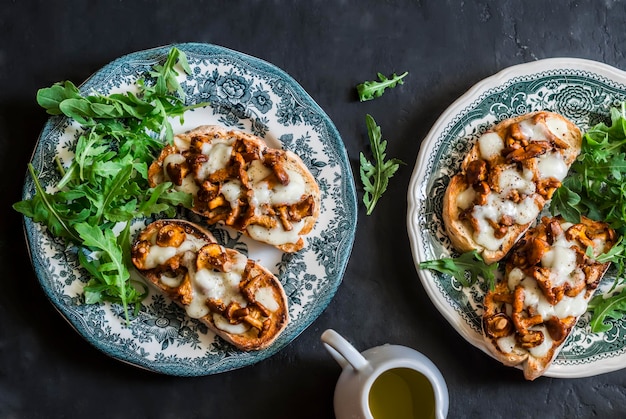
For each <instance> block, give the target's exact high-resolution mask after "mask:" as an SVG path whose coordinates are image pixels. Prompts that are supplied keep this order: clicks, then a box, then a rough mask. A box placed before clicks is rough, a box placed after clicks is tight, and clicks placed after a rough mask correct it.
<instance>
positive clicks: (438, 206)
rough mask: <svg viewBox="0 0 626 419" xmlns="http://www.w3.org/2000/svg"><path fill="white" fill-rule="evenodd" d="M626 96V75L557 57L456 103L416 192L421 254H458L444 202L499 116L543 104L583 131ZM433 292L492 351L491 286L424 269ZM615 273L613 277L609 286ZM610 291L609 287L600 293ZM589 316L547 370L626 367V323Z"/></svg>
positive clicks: (417, 178)
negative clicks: (485, 335)
mask: <svg viewBox="0 0 626 419" xmlns="http://www.w3.org/2000/svg"><path fill="white" fill-rule="evenodd" d="M625 99H626V73H625V72H623V71H620V70H618V69H616V68H613V67H610V66H608V65H605V64H601V63H598V62H594V61H589V60H583V59H575V58H551V59H545V60H540V61H536V62H531V63H527V64H521V65H517V66H514V67H510V68H508V69H505V70H502V71H501V72H499V73H497V74H495V75H494V76H491V77H489V78H487V79H485V80H483V81H481V82H480V83H478V84H476V85H475V86H474V87H472V88H471V89H470V90H469V91H468V92H467V93H465V94H464V95H463V96H462V97H460V98H459V99H458V100H457V101H455V102H454V103H453V104H452V105H451V106H450V107H449V108H448V109H447V110H446V111H445V112H444V113H443V115H441V117H440V118H439V119H438V120H437V121H436V123H435V125H434V126H433V128H432V129H431V131H430V132H429V133H428V135H427V136H426V138H425V139H424V141H423V143H422V145H421V149H420V152H419V155H418V158H417V162H416V164H415V168H414V171H413V175H412V178H411V182H410V185H409V190H408V196H407V198H408V214H407V227H408V232H409V238H410V242H411V250H412V253H413V259H414V261H415V264H416V267H417V265H418V264H419V263H420V262H422V261H425V260H431V259H439V258H441V257H445V256H449V255H450V254H452V248H451V246H450V241H449V239H448V238H447V237H446V233H445V230H444V228H443V223H442V218H441V214H442V201H443V195H444V191H445V189H446V187H447V185H448V182H449V180H450V178H451V177H452V176H453V175H454V174H455V173H456V171H457V170H458V169H459V167H460V163H461V160H462V158H463V156H464V155H465V153H466V152H467V151H468V150H469V148H470V147H471V145H472V144H473V143H474V142H475V141H476V139H477V138H478V137H479V136H480V134H482V133H483V132H485V131H486V130H487V129H488V128H489V127H491V126H492V125H493V124H495V123H496V122H498V121H501V120H503V119H505V118H509V117H512V116H516V115H520V114H524V113H527V112H532V111H537V110H549V111H554V112H558V113H560V114H562V115H564V116H565V117H567V118H569V119H571V120H572V121H573V122H574V123H576V124H577V125H578V126H579V127H580V128H581V129H582V130H583V131H584V130H586V129H587V128H588V127H589V126H592V125H594V124H596V123H597V122H599V121H601V120H606V119H607V117H608V113H609V108H610V107H611V106H612V105H616V104H619V103H620V102H623V101H624V100H625ZM418 273H419V277H420V279H421V282H422V284H423V286H424V288H425V289H426V291H427V293H428V295H429V297H430V298H431V300H432V302H433V304H434V305H435V307H437V309H438V310H439V311H440V312H441V313H442V314H443V316H444V317H445V318H446V319H447V320H448V321H449V322H450V324H451V325H452V326H453V327H454V328H455V329H456V330H457V331H458V332H459V333H460V334H461V335H462V336H463V337H464V338H465V339H466V340H467V341H468V342H470V343H471V344H472V345H474V346H476V347H477V348H479V349H481V350H483V351H484V352H486V353H489V352H488V350H487V349H486V347H485V346H484V344H483V341H482V336H481V315H482V299H483V295H484V292H485V288H484V287H481V286H474V287H472V288H470V289H464V288H463V287H462V286H461V285H460V284H459V283H458V282H456V280H454V279H453V278H452V277H450V276H448V275H443V274H439V273H436V272H433V271H427V270H426V271H423V270H420V269H419V268H418ZM613 279H614V276H612V275H611V272H610V271H609V273H608V274H607V275H606V276H605V279H604V281H603V287H602V288H601V290H602V289H603V290H606V288H607V286H608V285H611V283H612V281H613ZM599 292H602V291H599ZM589 317H590V316H589V314H588V313H587V314H585V315H584V316H582V317H581V319H580V320H579V322H578V324H577V325H576V327H575V329H574V331H573V332H572V334H571V335H570V337H569V338H568V340H567V341H566V344H565V347H564V348H563V350H562V351H561V353H560V354H559V356H558V357H557V359H556V360H555V361H554V363H553V365H552V366H551V367H550V369H549V370H548V371H547V372H546V374H545V375H547V376H551V377H585V376H591V375H596V374H601V373H604V372H609V371H613V370H617V369H621V368H624V366H626V321H625V320H624V319H620V320H613V321H612V323H611V326H612V327H611V329H610V330H609V331H607V332H606V333H591V330H590V328H589Z"/></svg>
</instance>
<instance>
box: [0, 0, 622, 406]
mask: <svg viewBox="0 0 626 419" xmlns="http://www.w3.org/2000/svg"><path fill="white" fill-rule="evenodd" d="M52 3H53V2H43V1H41V2H40V1H12V2H4V4H3V7H2V11H1V12H0V33H1V34H2V36H1V37H0V145H1V147H2V149H1V152H0V156H1V158H2V164H0V170H1V175H0V185H1V188H0V190H1V191H2V194H3V197H4V198H3V202H4V204H3V206H2V211H3V212H2V222H0V231H1V234H2V236H1V238H0V247H1V251H0V258H1V259H0V261H1V262H0V263H1V265H0V266H2V267H3V275H2V278H1V279H0V417H3V418H36V417H41V418H43V417H45V418H55V417H67V418H74V417H88V416H90V417H93V418H97V417H116V418H122V417H150V418H177V417H189V418H199V417H215V418H217V417H224V418H241V417H257V418H332V417H333V413H332V402H333V388H334V384H335V381H336V379H337V378H338V376H339V372H340V370H339V367H338V366H337V365H336V364H335V363H334V361H333V360H332V359H331V358H330V356H328V354H327V353H326V351H325V350H324V349H323V347H322V345H321V343H320V341H319V336H320V334H321V333H322V332H323V331H324V330H325V329H326V328H334V329H336V330H337V331H339V332H340V333H342V334H344V335H345V336H346V337H348V338H349V339H350V340H351V341H352V342H353V343H354V344H355V345H356V346H357V347H358V348H360V349H365V348H367V347H371V346H375V345H379V344H383V343H387V342H390V343H398V344H403V345H407V346H410V347H413V348H415V349H417V350H420V351H422V352H423V353H424V354H426V355H427V356H429V357H430V358H431V359H432V360H433V361H434V362H435V363H436V364H437V365H438V366H439V368H440V369H441V371H442V373H443V375H444V376H445V378H446V380H447V382H448V385H449V390H450V415H449V417H450V418H487V417H488V418H518V417H535V418H572V417H582V418H588V417H598V418H609V417H620V416H621V417H624V416H625V415H626V388H625V383H626V370H622V371H617V372H613V373H608V374H603V375H599V376H595V377H590V378H581V379H567V380H566V379H551V378H540V379H538V380H536V381H535V382H532V383H528V382H525V381H524V380H523V379H522V376H521V373H520V372H519V371H518V370H514V369H509V368H505V367H502V366H500V365H499V364H498V363H497V362H495V361H493V360H492V359H491V358H490V357H488V356H486V355H485V354H483V353H482V352H481V351H479V350H478V349H475V348H474V347H473V346H471V345H470V344H468V343H467V342H465V340H464V339H463V338H462V337H461V336H459V335H458V334H457V333H456V332H455V331H454V330H453V329H452V328H451V327H450V326H449V325H448V323H447V322H446V321H445V320H444V319H443V317H442V316H441V315H440V314H439V313H438V312H437V311H436V310H435V308H434V306H433V305H432V303H431V302H430V300H429V299H428V297H427V296H426V294H425V292H424V290H423V288H422V287H421V285H420V283H419V280H418V277H417V273H416V272H415V268H414V265H413V260H412V257H411V253H410V250H409V242H408V238H407V234H406V227H405V214H406V189H407V186H408V183H409V179H410V175H411V171H412V167H413V164H414V161H415V158H416V156H417V153H418V151H419V146H420V142H421V139H422V138H423V137H424V136H425V135H426V133H427V132H428V130H429V129H430V127H431V125H432V124H433V123H434V121H435V120H436V118H437V117H438V116H439V114H440V113H441V112H442V111H443V110H445V109H446V107H448V106H449V105H450V104H451V103H452V102H453V101H454V100H455V99H456V98H457V97H459V96H460V95H461V94H463V93H464V92H465V91H466V90H467V89H468V88H470V87H471V86H472V85H473V84H475V83H476V82H478V81H480V80H481V79H483V78H484V77H487V76H489V75H491V74H493V73H495V72H497V71H499V70H501V69H503V68H505V67H508V66H510V65H514V64H519V63H523V62H528V61H533V60H537V59H542V58H548V57H558V56H571V57H582V58H589V59H594V60H598V61H602V62H605V63H607V64H610V65H613V66H616V67H618V68H623V69H626V58H625V57H624V52H623V51H624V45H626V39H625V38H626V31H624V19H625V17H626V5H625V4H624V2H621V1H611V0H605V1H592V0H584V1H552V2H538V1H531V2H513V1H458V2H457V1H444V0H423V1H409V0H406V1H400V0H393V1H392V0H388V1H380V0H378V1H374V0H361V1H347V0H346V1H335V2H322V1H314V0H310V1H302V2H293V4H291V3H288V2H279V1H245V2H244V1H242V2H237V1H230V2H210V1H195V2H175V1H170V2H166V1H154V2H153V1H145V0H143V1H139V0H137V1H122V0H120V1H115V2H105V1H91V2H86V1H64V2H57V3H58V4H59V6H55V5H53V4H52ZM296 3H297V5H296ZM192 4H193V8H192V7H191V5H192ZM185 41H198V42H209V43H214V44H218V45H222V46H225V47H228V48H231V49H235V50H239V51H242V52H245V53H248V54H250V55H253V56H256V57H259V58H262V59H264V60H267V61H269V62H271V63H273V64H275V65H277V66H278V67H281V68H282V69H284V70H285V71H287V72H288V73H289V74H291V75H292V76H293V77H294V78H295V79H296V80H298V81H299V82H300V83H301V84H302V86H303V87H304V88H305V89H306V90H307V91H308V92H309V93H310V94H311V96H312V97H313V98H314V99H315V100H316V101H317V102H318V103H319V104H320V105H321V107H322V108H323V109H324V110H325V111H326V112H327V113H328V114H329V115H330V117H331V118H332V119H333V121H334V122H335V124H336V126H337V128H338V130H339V132H340V133H341V135H342V137H343V140H344V142H345V144H346V147H347V149H348V153H349V155H350V158H351V161H352V164H353V169H354V172H355V175H356V176H358V153H359V151H361V150H365V149H366V147H368V139H367V134H366V130H365V114H366V113H371V114H372V115H373V116H374V117H375V119H376V121H377V122H378V123H379V124H380V125H381V127H382V129H383V134H384V136H385V137H386V138H387V139H388V140H389V145H388V156H392V157H400V158H402V159H403V160H404V161H406V162H407V163H408V165H407V166H404V167H402V168H401V169H400V171H399V172H398V173H397V175H396V177H394V178H393V179H392V181H391V183H390V185H389V189H388V191H387V193H386V194H385V195H384V197H383V199H382V200H381V201H380V202H379V204H378V207H377V208H376V210H375V211H374V214H373V215H372V216H369V217H367V216H365V211H364V210H363V208H361V209H360V212H359V222H358V229H357V233H356V240H355V245H354V250H353V252H352V257H351V261H350V263H349V265H348V268H347V271H346V274H345V278H344V281H343V283H342V285H341V286H340V288H339V290H338V292H337V294H336V297H335V298H334V300H333V301H332V302H331V304H330V306H329V307H328V308H327V309H326V310H325V311H324V313H323V314H322V315H321V316H320V317H319V319H318V320H317V321H315V322H314V323H313V324H312V325H311V326H310V327H309V328H308V329H307V330H305V331H304V332H303V333H302V335H301V336H299V337H298V338H297V339H296V340H295V341H294V342H293V343H292V344H290V345H289V346H288V347H287V348H285V349H284V350H283V351H281V352H280V353H278V354H277V355H275V356H273V357H272V358H270V359H268V360H266V361H264V362H261V363H259V364H257V365H255V366H252V367H248V368H245V369H241V370H237V371H232V372H228V373H223V374H219V375H216V376H210V377H198V378H176V377H167V376H161V375H156V374H153V373H149V372H145V371H142V370H139V369H136V368H134V367H130V366H127V365H125V364H123V363H120V362H118V361H116V360H113V359H110V358H108V357H107V356H105V355H103V354H102V353H100V352H99V351H97V350H95V349H94V348H92V347H91V346H90V345H89V344H88V343H86V342H85V341H84V340H83V339H82V338H81V337H80V336H79V335H78V334H76V333H75V332H74V331H73V330H72V329H71V327H70V326H69V325H68V324H66V322H65V321H64V320H63V319H62V318H61V316H59V315H58V314H57V313H56V312H55V310H54V308H53V307H52V305H51V304H49V302H48V301H47V299H46V297H45V296H44V293H43V292H42V290H41V289H40V288H39V286H38V282H37V279H36V278H35V275H34V274H33V272H32V269H31V267H30V262H29V260H28V255H27V250H26V247H25V245H24V242H23V237H22V232H21V220H20V217H19V216H18V215H17V214H16V213H14V212H13V211H11V209H10V204H11V203H12V202H15V201H17V200H18V199H19V197H20V194H21V183H22V178H23V174H24V172H25V168H26V163H27V161H28V159H29V157H30V154H31V152H32V148H33V146H34V144H35V141H36V138H37V135H38V133H39V130H40V129H41V127H42V125H43V123H44V121H45V119H46V115H45V114H44V112H43V111H42V110H40V109H39V108H38V107H37V104H36V103H35V100H34V98H35V94H36V90H37V89H38V88H40V87H44V86H48V85H50V84H51V83H53V82H56V81H59V80H64V79H70V80H73V81H74V82H76V83H80V82H82V81H83V80H84V79H85V78H87V77H88V76H89V75H90V74H91V73H92V72H93V71H95V70H97V69H98V68H100V67H101V66H103V65H104V64H106V63H108V62H109V61H111V60H112V59H114V58H116V57H118V56H120V55H123V54H126V53H130V52H133V51H137V50H141V49H145V48H150V47H153V46H158V45H163V44H168V43H172V42H185ZM405 70H407V71H409V72H410V75H409V76H408V77H407V79H406V83H405V84H404V85H403V86H402V87H401V88H398V89H395V90H393V91H390V92H388V93H387V94H386V95H385V96H383V97H382V98H380V99H378V100H376V101H372V102H367V103H359V102H358V101H357V100H356V96H355V91H354V86H355V85H356V84H357V83H359V82H361V81H363V80H367V79H371V78H373V77H374V76H375V74H376V72H378V71H381V72H384V73H391V72H394V71H395V72H398V73H400V72H403V71H405ZM357 184H359V183H358V180H357ZM359 191H360V189H359ZM359 197H360V196H359Z"/></svg>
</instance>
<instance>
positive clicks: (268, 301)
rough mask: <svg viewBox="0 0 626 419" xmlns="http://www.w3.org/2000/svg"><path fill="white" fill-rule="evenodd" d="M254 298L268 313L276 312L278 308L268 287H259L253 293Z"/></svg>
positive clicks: (271, 290) (272, 291) (272, 292)
mask: <svg viewBox="0 0 626 419" xmlns="http://www.w3.org/2000/svg"><path fill="white" fill-rule="evenodd" d="M254 298H255V299H256V300H257V301H258V302H259V303H261V304H263V306H264V307H265V308H267V309H268V310H269V311H276V310H278V309H279V308H280V306H279V305H278V302H277V301H276V299H275V298H274V290H273V289H272V288H270V287H261V288H259V289H258V290H256V292H255V293H254Z"/></svg>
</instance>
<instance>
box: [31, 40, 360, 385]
mask: <svg viewBox="0 0 626 419" xmlns="http://www.w3.org/2000/svg"><path fill="white" fill-rule="evenodd" d="M172 46H176V47H177V48H178V49H180V50H182V51H183V52H185V54H186V55H187V59H188V61H189V64H190V67H191V69H192V71H193V73H192V74H191V75H186V76H183V75H181V76H180V79H179V80H180V82H181V85H182V87H183V89H184V90H185V93H186V99H187V104H192V103H199V102H207V101H208V102H210V103H211V105H210V106H208V107H206V108H198V109H195V110H192V111H190V112H188V113H186V114H185V120H184V123H183V124H180V122H178V119H176V120H175V121H172V123H173V124H177V125H175V126H174V129H175V132H183V131H185V130H187V129H190V128H193V127H196V126H198V125H202V124H220V125H224V126H228V127H232V128H236V129H240V130H244V131H247V132H251V133H254V134H256V135H259V136H261V137H263V138H264V139H265V140H266V142H267V143H268V144H269V145H271V146H273V147H283V148H285V149H289V150H291V151H293V152H295V153H296V154H298V155H299V156H300V157H301V158H302V160H303V161H304V162H305V164H306V165H307V166H308V167H309V169H310V170H311V172H312V173H313V175H314V176H315V178H316V179H317V181H318V184H319V186H320V190H321V193H322V203H321V209H320V217H319V219H318V221H317V223H316V225H315V228H314V230H313V231H312V232H311V233H310V234H309V235H308V236H307V238H306V240H307V244H306V246H305V248H304V249H303V250H302V251H300V252H298V253H295V254H285V253H282V252H280V251H279V250H277V249H275V248H273V247H271V246H268V245H262V244H259V243H254V242H253V241H251V240H249V239H248V238H246V237H242V236H241V234H237V233H235V232H233V231H232V230H228V229H225V228H224V229H220V228H214V227H212V228H210V230H212V232H213V233H214V234H215V236H216V238H217V239H218V241H220V242H221V243H222V244H224V245H226V246H228V247H233V248H237V250H240V251H242V252H244V253H246V254H247V255H248V257H250V258H252V259H255V260H259V261H260V262H261V263H262V264H263V265H264V266H266V267H267V268H268V269H270V270H271V271H272V272H273V273H274V274H276V275H277V276H278V278H279V280H280V281H281V283H282V284H283V287H284V288H285V292H286V294H287V296H288V300H289V304H290V307H289V314H290V318H291V321H290V323H289V325H288V327H287V328H286V330H285V331H284V332H283V333H282V335H281V336H280V337H279V338H278V339H277V341H276V342H275V343H274V344H273V345H272V346H271V347H270V348H268V349H266V350H263V351H260V352H249V353H246V352H241V351H238V350H236V349H234V348H233V347H232V346H230V345H229V344H227V343H225V342H224V341H222V340H221V339H220V338H217V337H216V336H215V335H214V334H213V333H212V332H211V331H209V330H208V329H207V327H206V326H204V325H203V324H201V323H199V322H197V321H195V320H192V319H190V318H188V317H186V316H185V314H184V311H183V310H182V309H180V308H179V307H178V306H176V305H175V304H174V303H172V301H170V300H169V299H167V298H164V297H163V296H161V295H160V294H158V293H156V292H151V294H150V295H149V296H148V297H147V298H146V300H145V301H144V303H143V306H142V307H141V311H140V312H139V313H138V315H137V316H135V317H133V318H132V320H131V324H130V326H129V327H127V326H126V324H125V321H124V318H123V313H122V308H121V306H118V305H115V304H113V305H112V304H102V305H88V304H85V303H84V300H83V296H82V287H83V286H84V284H85V283H86V281H87V279H88V278H87V276H86V275H85V273H84V272H82V271H81V270H80V269H79V267H78V262H77V258H76V249H75V248H72V247H69V248H68V247H67V246H66V245H65V244H64V243H63V241H61V240H59V239H56V238H53V237H51V236H50V235H49V234H48V232H47V230H46V229H45V228H44V227H42V226H41V225H39V224H36V223H33V222H32V220H30V219H29V218H25V231H26V237H27V242H28V245H29V250H30V254H31V259H32V262H33V265H34V268H35V272H36V274H37V276H38V278H39V281H40V283H41V286H42V287H43V289H44V291H45V293H46V294H47V296H48V297H49V299H50V300H51V302H52V303H53V304H54V306H55V307H56V308H57V309H58V311H59V312H60V313H61V314H62V315H63V316H64V317H65V318H66V319H67V320H68V321H69V322H70V323H71V324H72V326H73V327H74V328H75V329H76V330H77V331H78V333H80V334H81V335H82V336H83V337H84V338H85V339H86V340H87V341H89V342H90V343H91V344H92V345H94V346H95V347H96V348H98V349H100V350H101V351H103V352H105V353H106V354H108V355H110V356H112V357H114V358H117V359H119V360H121V361H124V362H128V363H130V364H133V365H135V366H138V367H142V368H146V369H149V370H153V371H156V372H160V373H164V374H170V375H180V376H200V375H209V374H214V373H219V372H224V371H228V370H232V369H235V368H240V367H244V366H247V365H251V364H253V363H256V362H258V361H260V360H263V359H265V358H267V357H269V356H271V355H272V354H274V353H276V352H277V351H279V350H280V349H282V348H284V347H285V346H286V345H287V344H289V343H290V342H291V341H292V340H293V339H295V338H296V337H297V336H298V335H299V334H300V333H301V332H302V331H303V330H304V329H305V328H306V327H307V326H309V325H310V324H311V323H312V322H313V321H314V320H315V319H316V318H317V317H318V316H319V315H320V313H321V312H322V311H323V310H324V309H325V308H326V306H327V305H328V304H329V302H330V301H331V299H332V298H333V296H334V294H335V292H336V290H337V287H338V286H339V284H340V282H341V279H342V276H343V273H344V271H345V267H346V265H347V262H348V258H349V255H350V252H351V249H352V244H353V242H354V232H355V229H356V221H357V220H356V218H357V206H356V192H355V185H354V179H353V176H352V171H351V168H350V165H349V161H348V157H347V153H346V150H345V147H344V145H343V142H342V140H341V138H340V136H339V133H338V132H337V130H336V128H335V126H334V125H333V123H332V121H331V120H330V118H329V117H328V116H327V115H326V114H325V113H324V112H323V110H322V109H321V108H320V107H319V106H318V105H317V104H316V103H315V101H314V100H313V99H312V98H311V97H310V96H309V95H308V94H307V93H306V92H305V91H304V89H303V88H302V87H301V86H300V85H299V84H298V83H297V82H296V81H295V80H293V79H292V78H291V77H290V76H289V75H287V74H286V73H285V72H283V71H282V70H280V69H278V68H276V67H275V66H273V65H271V64H269V63H267V62H264V61H262V60H260V59H257V58H254V57H250V56H247V55H244V54H242V53H239V52H235V51H232V50H228V49H225V48H222V47H218V46H214V45H208V44H195V43H189V44H179V45H172ZM172 46H164V47H160V48H155V49H151V50H146V51H141V52H136V53H133V54H130V55H127V56H124V57H121V58H119V59H117V60H115V61H113V62H112V63H110V64H108V65H107V66H105V67H103V68H102V69H101V70H99V71H98V72H96V73H95V74H94V75H93V76H91V77H90V78H89V79H88V80H87V81H85V83H84V84H83V85H82V86H81V88H80V89H81V91H82V92H92V91H97V92H99V93H102V94H109V93H113V92H119V91H124V90H128V89H129V88H130V86H132V85H134V82H135V81H136V80H137V79H138V78H139V77H140V76H142V75H144V74H145V73H146V72H147V71H148V70H149V69H150V68H151V67H152V66H153V65H154V64H155V63H158V62H162V61H163V60H164V59H165V57H166V56H167V53H168V51H169V49H170V48H171V47H172ZM181 74H183V72H181ZM79 130H80V126H78V125H77V124H76V123H75V122H73V121H71V120H69V119H68V118H65V117H52V118H50V119H49V120H48V122H47V123H46V124H45V126H44V128H43V130H42V132H41V135H40V137H39V141H38V143H37V146H36V148H35V152H34V155H33V158H32V163H33V165H34V166H35V169H36V170H37V172H38V173H40V176H41V182H42V185H43V186H44V188H46V187H48V188H53V187H54V185H55V184H56V181H57V180H58V179H59V178H58V175H57V173H56V169H55V164H54V156H55V155H56V154H57V153H58V154H59V155H60V156H61V157H62V158H67V157H68V156H71V150H72V147H73V145H74V143H75V140H76V138H77V132H78V131H79ZM32 194H34V184H33V182H32V179H30V178H29V177H28V176H27V178H26V181H25V185H24V198H28V197H30V196H32ZM179 215H180V217H182V218H187V219H190V220H191V221H195V222H199V223H202V221H201V220H200V219H199V217H197V216H194V215H192V214H189V213H187V212H184V211H181V212H180V214H179ZM144 223H145V221H144ZM135 224H139V225H134V226H133V227H134V228H135V229H137V228H139V227H141V225H143V224H141V222H137V223H135Z"/></svg>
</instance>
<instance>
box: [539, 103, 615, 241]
mask: <svg viewBox="0 0 626 419" xmlns="http://www.w3.org/2000/svg"><path fill="white" fill-rule="evenodd" d="M625 111H626V108H625V105H624V104H622V106H621V107H620V108H613V109H611V121H612V123H611V125H610V126H607V125H606V124H605V123H600V124H597V125H596V126H594V127H592V128H591V129H590V130H589V131H587V132H586V133H585V135H584V136H583V143H582V150H581V154H580V156H579V157H578V159H577V160H576V161H575V162H574V163H573V164H572V167H571V170H570V173H569V175H568V177H567V178H566V180H565V181H564V182H563V185H562V186H561V187H560V188H559V189H558V191H557V194H556V199H554V200H553V201H552V204H551V211H552V213H560V214H562V215H563V216H564V217H565V218H566V219H567V220H568V221H572V222H577V221H578V220H579V215H580V214H585V215H586V216H588V217H590V218H593V219H596V220H602V221H605V222H607V223H609V224H610V225H611V226H612V227H613V228H615V229H617V230H619V231H620V232H623V231H624V230H625V227H626V182H625V180H626V113H625Z"/></svg>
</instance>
